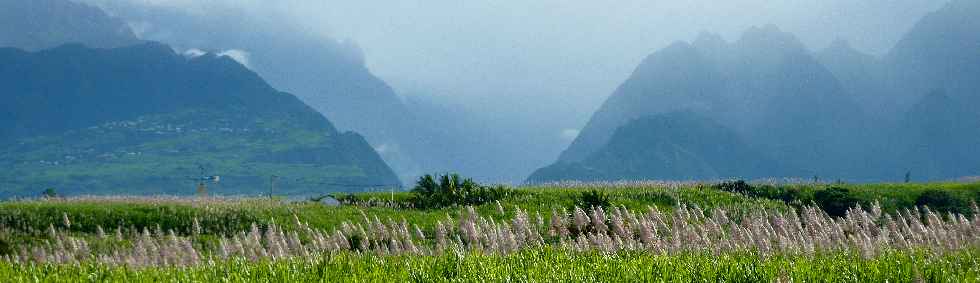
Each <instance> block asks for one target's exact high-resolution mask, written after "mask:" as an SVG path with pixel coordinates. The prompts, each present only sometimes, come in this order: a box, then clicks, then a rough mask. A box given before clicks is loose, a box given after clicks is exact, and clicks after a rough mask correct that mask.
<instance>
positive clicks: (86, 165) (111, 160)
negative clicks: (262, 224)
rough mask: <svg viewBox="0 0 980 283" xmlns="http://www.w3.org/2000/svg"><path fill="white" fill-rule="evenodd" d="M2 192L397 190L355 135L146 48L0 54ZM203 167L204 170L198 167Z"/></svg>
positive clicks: (226, 69)
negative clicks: (215, 179)
mask: <svg viewBox="0 0 980 283" xmlns="http://www.w3.org/2000/svg"><path fill="white" fill-rule="evenodd" d="M0 99H2V100H3V101H5V103H4V104H0V166H2V167H3V168H5V170H3V171H2V172H0V188H2V190H3V191H2V192H0V196H7V197H9V196H26V195H34V194H36V193H37V192H39V191H40V190H42V189H44V188H49V187H50V188H55V189H56V190H58V191H59V193H63V194H190V193H193V192H194V190H195V183H196V182H195V181H192V180H191V178H192V177H195V178H200V176H201V174H202V173H205V174H209V175H219V176H221V180H220V183H218V184H215V185H212V188H211V192H213V193H217V194H257V193H265V192H268V190H269V186H270V184H269V178H270V177H271V176H273V175H275V176H278V180H277V182H276V184H275V189H276V192H275V193H277V194H289V195H302V194H314V193H322V192H325V191H337V190H354V189H359V188H363V187H372V186H380V185H393V186H397V185H398V184H399V181H398V179H397V177H396V176H395V175H394V173H393V172H392V171H391V169H390V168H388V166H387V165H385V163H384V162H383V161H382V160H381V159H380V157H379V156H378V155H377V154H376V153H375V152H374V150H373V149H372V148H371V147H370V146H369V145H368V144H367V142H366V141H364V139H363V138H362V137H361V136H359V135H358V134H355V133H350V132H347V133H341V132H340V131H338V130H337V129H336V128H335V127H334V126H333V125H332V124H331V123H330V121H328V120H327V119H326V118H324V117H323V116H322V115H321V114H319V113H317V112H316V111H315V110H313V109H312V108H310V107H308V106H307V105H306V104H304V103H303V102H301V101H300V100H299V99H297V98H296V97H295V96H293V95H291V94H288V93H284V92H279V91H277V90H276V89H274V88H272V87H271V86H269V85H268V84H267V83H265V81H263V80H262V79H261V78H260V77H259V76H258V75H257V74H256V73H254V72H252V71H250V70H249V69H247V68H245V67H244V66H242V65H241V64H239V63H238V62H236V61H235V60H233V59H231V58H230V57H228V56H216V55H213V54H203V55H199V56H186V55H181V54H177V53H175V52H174V51H173V49H172V48H171V47H169V46H167V45H163V44H159V43H152V42H151V43H144V44H139V45H135V46H131V47H123V48H116V49H93V48H89V47H85V46H82V45H77V44H74V45H65V46H62V47H58V48H54V49H50V50H43V51H39V52H26V51H22V50H19V49H13V48H6V49H0ZM201 171H204V172H201Z"/></svg>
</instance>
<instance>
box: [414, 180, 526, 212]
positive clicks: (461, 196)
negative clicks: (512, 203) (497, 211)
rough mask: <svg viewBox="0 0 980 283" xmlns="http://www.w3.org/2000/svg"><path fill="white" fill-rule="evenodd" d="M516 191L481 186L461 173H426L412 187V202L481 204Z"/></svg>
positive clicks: (437, 205)
mask: <svg viewBox="0 0 980 283" xmlns="http://www.w3.org/2000/svg"><path fill="white" fill-rule="evenodd" d="M437 180H438V181H437ZM514 193H515V191H513V190H511V189H508V188H505V187H502V186H497V187H486V186H481V185H480V184H477V183H476V182H475V181H473V179H469V178H466V179H464V178H463V177H460V176H459V174H446V175H439V176H432V175H425V176H422V177H420V178H419V180H418V182H416V185H415V188H413V189H412V194H413V197H412V204H413V205H414V206H415V207H416V208H442V207H449V206H456V205H481V204H484V203H488V202H493V201H497V200H501V199H503V198H506V197H508V196H511V195H513V194H514Z"/></svg>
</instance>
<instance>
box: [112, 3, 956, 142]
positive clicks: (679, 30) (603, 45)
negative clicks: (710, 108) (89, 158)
mask: <svg viewBox="0 0 980 283" xmlns="http://www.w3.org/2000/svg"><path fill="white" fill-rule="evenodd" d="M95 1H108V2H113V1H130V2H140V3H146V4H149V5H171V6H178V7H186V8H187V9H189V10H191V11H194V12H196V13H204V14H206V13H208V12H209V11H213V10H215V9H227V8H228V7H229V5H230V6H232V7H236V8H239V9H245V10H249V11H250V13H252V14H255V15H263V16H268V17H271V18H274V19H281V21H282V22H283V23H284V24H296V25H297V26H299V27H301V28H303V29H307V30H308V31H311V32H314V33H318V34H322V35H325V36H331V37H334V38H337V39H351V40H354V41H356V42H357V43H358V44H360V46H361V47H362V48H363V49H364V51H365V54H366V56H367V62H368V65H369V66H370V68H371V69H372V70H373V71H374V72H375V73H376V74H377V75H378V76H380V77H382V78H383V79H385V80H386V81H388V82H389V83H390V84H392V85H393V86H394V87H395V88H396V89H399V90H401V92H402V93H403V94H404V93H409V94H411V93H428V94H439V95H452V96H457V97H462V98H465V100H466V101H468V102H473V103H474V104H476V103H475V102H481V103H479V104H480V105H482V106H483V107H487V106H489V107H494V108H502V109H500V111H501V112H500V113H501V114H500V115H509V116H512V115H517V116H518V117H521V116H523V117H536V118H537V119H540V122H542V123H546V124H560V125H561V126H562V127H564V128H567V129H571V128H576V127H580V126H581V124H582V123H584V122H585V120H586V119H588V117H589V115H590V114H591V112H592V110H594V109H595V108H597V107H598V105H599V104H600V103H601V102H602V101H603V99H604V98H605V97H606V96H607V95H608V94H609V93H610V92H611V91H613V90H614V89H615V87H616V86H617V85H618V84H619V83H620V82H622V81H623V80H624V79H625V78H626V77H627V76H628V75H629V73H630V72H631V71H632V70H633V68H634V67H635V66H636V64H637V63H638V62H639V61H640V60H642V58H643V57H645V56H646V55H648V54H649V53H651V52H653V51H655V50H657V49H659V48H661V47H664V46H666V45H667V44H669V43H671V42H673V41H676V40H691V39H693V38H694V37H695V36H696V35H697V34H698V33H699V32H700V31H711V32H716V33H720V34H722V35H723V36H724V37H725V38H726V39H728V40H734V39H736V38H737V36H738V34H740V33H741V31H743V30H745V29H746V28H748V27H750V26H753V25H765V24H776V25H777V26H779V27H781V28H782V29H783V30H787V31H790V32H793V33H795V34H797V35H798V36H799V37H800V38H801V40H803V41H804V43H806V44H807V45H808V46H810V47H811V48H814V49H818V48H822V47H824V46H826V45H827V44H829V42H831V41H833V40H834V39H836V38H843V39H847V40H849V41H851V43H852V44H853V45H854V46H855V47H857V48H858V49H860V50H864V51H867V52H871V53H876V54H881V53H884V52H886V51H887V50H888V48H890V47H891V46H892V45H893V44H894V43H895V41H896V40H897V39H898V38H899V37H900V36H901V35H902V34H903V33H904V32H905V31H906V30H907V29H908V28H909V27H910V26H911V25H912V24H913V23H914V21H915V20H916V19H918V18H919V17H921V16H922V15H924V14H925V13H927V12H929V11H932V10H935V9H938V8H939V7H941V6H942V5H943V3H944V2H945V1H936V0H899V1H893V0H819V1H814V0H784V1H772V0H728V1H717V0H690V1H665V0H647V1H640V0H619V1H567V0H494V1H461V0H357V1H332V0H278V1H265V0H95ZM531 105H534V106H535V107H531ZM559 105H560V106H559ZM529 111H534V112H537V111H548V113H547V114H549V115H541V114H542V113H533V114H534V115H530V113H527V112H529ZM524 114H527V115H524ZM564 130H566V129H555V130H554V133H555V135H556V136H568V135H567V132H563V131H564Z"/></svg>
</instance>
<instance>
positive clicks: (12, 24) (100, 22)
mask: <svg viewBox="0 0 980 283" xmlns="http://www.w3.org/2000/svg"><path fill="white" fill-rule="evenodd" d="M65 43H82V44H85V45H88V46H92V47H100V48H111V47H122V46H127V45H133V44H137V43H139V39H137V38H136V36H135V35H134V34H133V32H132V31H131V30H130V29H129V26H128V25H126V24H125V23H124V22H122V21H120V20H118V19H115V18H112V17H109V16H108V15H106V14H105V12H103V11H102V10H101V9H98V8H95V7H91V6H88V5H85V4H81V3H76V2H72V1H67V0H5V1H0V47H16V48H21V49H25V50H32V51H37V50H41V49H48V48H52V47H56V46H59V45H62V44H65Z"/></svg>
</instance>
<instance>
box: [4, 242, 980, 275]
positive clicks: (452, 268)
mask: <svg viewBox="0 0 980 283" xmlns="http://www.w3.org/2000/svg"><path fill="white" fill-rule="evenodd" d="M977 256H980V254H978V253H977V252H974V251H961V252H956V253H951V254H947V255H942V256H937V255H929V254H926V253H916V252H894V253H887V254H882V255H879V256H877V257H875V258H871V259H865V258H862V257H860V256H855V255H849V254H833V255H818V256H812V257H806V256H774V257H761V256H758V255H755V254H751V253H731V254H722V255H717V256H716V255H712V254H703V253H700V254H699V253H687V254H679V255H657V254H650V253H642V252H620V253H615V254H605V253H599V252H566V251H560V250H556V249H547V248H544V249H534V250H526V251H522V252H519V253H516V254H511V255H506V256H496V255H479V254H472V253H471V254H465V255H458V254H453V253H451V254H446V255H442V256H373V255H358V254H351V253H343V254H336V255H325V256H319V257H315V258H312V259H306V260H281V261H260V262H250V261H245V260H232V261H223V262H216V263H208V264H204V265H200V266H195V267H188V268H177V267H153V268H143V269H132V268H126V267H114V266H106V265H100V264H90V263H86V264H81V265H47V264H41V265H12V264H7V263H0V278H4V281H8V282H37V281H45V282H46V281H63V282H104V281H114V282H157V281H178V282H190V281H198V282H253V281H261V282H319V281H331V282H371V281H373V282H378V281H388V282H409V281H411V282H434V281H464V282H486V281H493V282H503V281H518V282H526V281H544V282H578V281H587V282H650V281H670V282H722V281H724V282H774V281H794V282H795V281H801V282H816V281H821V282H922V281H925V282H977V281H980V263H978V257H977Z"/></svg>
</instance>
